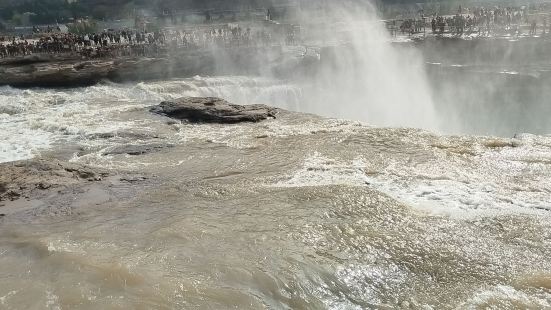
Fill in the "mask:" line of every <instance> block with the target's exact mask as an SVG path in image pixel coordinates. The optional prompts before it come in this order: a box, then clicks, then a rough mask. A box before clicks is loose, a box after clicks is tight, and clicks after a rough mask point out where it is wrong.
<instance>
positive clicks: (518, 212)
mask: <svg viewBox="0 0 551 310" xmlns="http://www.w3.org/2000/svg"><path fill="white" fill-rule="evenodd" d="M0 92H1V93H0V96H1V97H0V98H1V99H0V100H1V105H0V130H2V138H3V139H2V140H1V141H0V146H1V148H0V149H1V153H0V161H2V162H7V161H14V160H23V159H28V158H32V157H38V158H43V159H46V160H52V161H53V160H54V159H55V160H60V161H65V162H66V161H68V162H70V163H72V164H75V165H87V166H90V167H101V169H105V170H107V171H108V174H109V176H108V177H105V178H104V179H103V180H102V181H101V182H95V183H94V182H91V183H86V185H84V186H80V187H75V186H70V185H67V186H66V187H62V188H59V189H56V190H55V191H54V192H51V193H50V194H45V195H42V196H40V197H38V198H37V197H30V198H28V199H25V198H22V199H19V200H16V201H13V202H11V201H4V202H0V204H2V206H1V207H0V212H2V214H3V215H4V216H3V217H1V218H0V308H5V309H44V308H46V309H65V308H71V309H128V308H136V309H150V308H159V309H175V308H177V309H178V308H179V309H230V308H231V309H366V308H381V309H394V308H399V307H401V308H404V309H421V308H425V309H430V308H432V309H450V308H460V309H463V308H466V309H469V308H473V309H476V308H485V307H494V308H496V309H497V308H532V309H541V308H548V307H551V262H550V260H549V257H550V256H551V217H550V212H551V205H550V203H549V202H550V201H551V185H550V183H549V179H550V175H551V174H550V173H551V138H549V137H546V136H536V135H529V134H519V135H516V136H515V137H514V138H489V137H474V136H459V135H458V136H441V135H437V134H434V133H430V132H427V131H422V130H417V129H391V128H376V127H370V126H368V125H366V124H363V123H360V122H355V121H345V120H337V119H326V118H321V117H318V116H314V115H310V114H301V113H297V112H287V111H285V110H282V111H280V112H279V114H278V115H277V118H276V119H274V120H268V121H264V122H260V123H255V124H238V125H215V124H210V125H206V124H205V125H193V124H185V123H180V122H176V121H174V120H171V119H169V118H166V117H163V116H159V115H155V114H152V113H150V112H149V108H148V107H149V106H152V105H155V104H158V103H159V102H160V101H162V100H166V99H174V98H177V97H181V96H186V95H187V96H218V97H222V98H225V99H227V100H229V101H232V102H234V103H240V104H247V103H265V104H271V105H274V106H277V107H280V108H284V109H288V110H294V111H300V107H301V105H300V100H301V96H302V93H301V92H302V89H301V88H300V87H296V86H293V85H291V84H285V83H283V82H280V81H274V80H269V79H256V78H245V77H231V78H222V77H219V78H199V77H196V78H193V79H185V80H173V81H159V82H147V83H140V84H100V85H97V86H92V87H87V88H80V89H72V90H44V89H28V90H18V89H13V88H2V89H1V91H0ZM140 148H142V150H145V151H143V152H135V151H132V152H130V151H125V150H128V149H130V150H135V149H140ZM129 154H132V155H129ZM66 170H67V169H66ZM43 187H46V186H43Z"/></svg>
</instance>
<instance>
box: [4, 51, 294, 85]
mask: <svg viewBox="0 0 551 310" xmlns="http://www.w3.org/2000/svg"><path fill="white" fill-rule="evenodd" d="M295 56H297V54H296V52H290V53H289V52H288V51H287V52H285V51H283V50H282V48H281V47H241V48H231V49H200V50H182V51H176V52H173V53H172V54H170V55H162V56H159V57H121V58H116V59H106V58H102V59H79V58H78V57H75V56H74V55H31V56H26V57H20V58H12V59H4V60H2V62H1V66H0V86H1V85H9V86H15V87H74V86H82V85H91V84H95V83H98V82H100V81H102V80H110V81H114V82H128V81H142V80H151V79H170V78H176V77H192V76H195V75H223V74H248V75H251V74H252V75H254V74H262V73H265V72H266V71H271V70H272V69H273V68H275V67H278V66H281V62H283V61H286V59H289V58H293V57H295Z"/></svg>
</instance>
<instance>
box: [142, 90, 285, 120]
mask: <svg viewBox="0 0 551 310" xmlns="http://www.w3.org/2000/svg"><path fill="white" fill-rule="evenodd" d="M151 112H153V113H157V114H161V115H165V116H168V117H171V118H175V119H179V120H182V121H187V122H191V123H220V124H235V123H242V122H260V121H263V120H266V119H269V118H275V116H276V114H277V109H275V108H272V107H269V106H266V105H259V104H253V105H246V106H243V105H236V104H231V103H229V102H227V101H226V100H223V99H220V98H213V97H207V98H200V97H185V98H180V99H178V100H176V101H165V102H162V103H161V104H160V105H158V106H155V107H153V108H151Z"/></svg>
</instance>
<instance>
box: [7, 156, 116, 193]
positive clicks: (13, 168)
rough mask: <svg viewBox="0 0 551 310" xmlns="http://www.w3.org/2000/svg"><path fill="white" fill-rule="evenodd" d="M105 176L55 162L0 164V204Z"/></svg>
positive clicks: (94, 180)
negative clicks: (0, 202)
mask: <svg viewBox="0 0 551 310" xmlns="http://www.w3.org/2000/svg"><path fill="white" fill-rule="evenodd" d="M108 175H109V173H108V172H107V171H105V170H102V169H99V168H91V167H86V166H82V165H77V164H71V163H65V162H61V161H57V160H47V161H46V160H30V161H20V162H13V163H6V164H0V201H15V200H18V199H20V198H31V197H34V196H40V194H41V193H42V194H43V193H45V192H47V191H51V190H54V189H60V188H63V187H67V186H71V185H76V184H79V183H88V182H98V181H102V180H103V179H104V178H105V177H107V176H108Z"/></svg>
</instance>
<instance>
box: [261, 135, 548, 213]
mask: <svg viewBox="0 0 551 310" xmlns="http://www.w3.org/2000/svg"><path fill="white" fill-rule="evenodd" d="M534 139H536V141H538V143H540V142H542V141H545V140H542V139H545V138H542V139H538V138H534ZM527 143H528V142H527ZM533 145H534V144H528V146H526V147H528V149H525V147H517V148H505V149H504V150H502V151H486V152H483V153H482V154H481V155H480V156H478V157H477V158H475V160H476V161H477V163H476V164H475V165H476V166H477V167H479V168H477V169H475V170H472V169H471V168H470V167H467V166H461V165H457V163H455V162H454V161H452V160H449V161H447V160H445V158H443V159H442V160H441V161H440V160H439V162H437V163H430V164H429V165H428V166H427V165H423V164H420V165H415V164H409V163H406V164H405V165H404V163H400V162H399V161H395V160H393V159H392V158H389V163H388V164H387V166H386V167H384V168H383V169H382V170H380V171H371V169H372V167H371V166H372V165H370V162H369V159H366V158H363V157H361V156H360V157H357V158H356V159H354V160H351V161H345V160H341V159H335V158H330V157H327V156H323V155H321V154H319V153H314V154H311V155H310V156H308V157H307V158H305V160H304V163H303V167H302V168H301V169H299V170H298V171H295V172H293V173H292V174H290V175H288V176H286V177H284V178H283V179H282V180H279V181H277V182H276V183H275V184H270V185H268V186H275V187H311V186H329V185H345V186H368V187H370V188H373V189H376V190H378V191H381V192H383V193H385V194H387V195H389V196H390V197H393V198H395V199H397V200H398V201H400V202H402V203H404V204H406V205H408V206H410V207H413V208H415V209H417V210H420V211H423V212H427V213H430V214H433V215H446V216H451V217H456V218H463V219H468V218H475V217H479V216H488V217H492V216H498V215H504V214H535V215H541V214H545V213H546V212H548V211H550V210H551V184H549V182H548V181H546V179H547V178H548V176H549V170H550V169H551V167H550V166H551V158H550V157H551V152H550V151H551V150H550V149H549V148H548V147H543V148H547V152H544V150H540V152H541V154H540V156H539V157H538V155H537V154H538V153H537V152H536V151H535V149H534V147H533ZM540 148H541V147H540ZM533 156H536V157H537V159H533V158H532V157H533ZM522 160H524V161H522ZM542 160H545V161H548V163H541V161H542ZM530 170H532V174H531V173H529V171H530ZM526 175H527V176H528V177H525V178H522V179H521V176H526Z"/></svg>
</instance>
